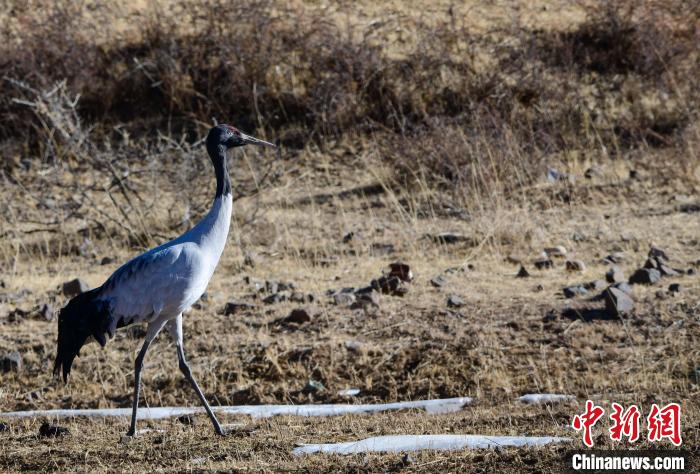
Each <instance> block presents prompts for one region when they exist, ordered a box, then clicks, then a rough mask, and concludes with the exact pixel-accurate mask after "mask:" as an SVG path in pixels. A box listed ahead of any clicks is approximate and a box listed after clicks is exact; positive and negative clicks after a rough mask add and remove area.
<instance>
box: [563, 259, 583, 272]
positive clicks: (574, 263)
mask: <svg viewBox="0 0 700 474" xmlns="http://www.w3.org/2000/svg"><path fill="white" fill-rule="evenodd" d="M566 269H567V270H568V271H570V272H585V271H586V264H585V263H583V261H582V260H567V261H566Z"/></svg>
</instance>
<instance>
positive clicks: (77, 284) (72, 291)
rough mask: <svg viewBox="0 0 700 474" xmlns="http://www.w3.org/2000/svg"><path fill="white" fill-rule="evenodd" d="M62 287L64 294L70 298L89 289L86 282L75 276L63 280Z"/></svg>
mask: <svg viewBox="0 0 700 474" xmlns="http://www.w3.org/2000/svg"><path fill="white" fill-rule="evenodd" d="M62 289H63V294H64V296H67V297H68V298H72V297H73V296H76V295H79V294H81V293H85V292H86V291H88V290H89V289H90V287H89V286H88V284H87V283H85V281H83V280H81V279H80V278H75V279H74V280H70V281H67V282H64V283H63V288H62Z"/></svg>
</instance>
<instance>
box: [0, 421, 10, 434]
mask: <svg viewBox="0 0 700 474" xmlns="http://www.w3.org/2000/svg"><path fill="white" fill-rule="evenodd" d="M4 431H10V425H8V424H7V423H0V433H2V432H4Z"/></svg>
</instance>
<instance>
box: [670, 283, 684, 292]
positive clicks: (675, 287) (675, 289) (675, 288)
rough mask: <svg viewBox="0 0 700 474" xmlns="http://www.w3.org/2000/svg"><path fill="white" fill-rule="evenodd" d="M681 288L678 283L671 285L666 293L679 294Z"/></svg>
mask: <svg viewBox="0 0 700 474" xmlns="http://www.w3.org/2000/svg"><path fill="white" fill-rule="evenodd" d="M682 288H683V287H682V286H681V284H680V283H671V284H670V285H668V291H669V292H670V293H680V292H681V289H682Z"/></svg>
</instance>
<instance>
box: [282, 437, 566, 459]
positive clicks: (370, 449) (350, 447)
mask: <svg viewBox="0 0 700 474" xmlns="http://www.w3.org/2000/svg"><path fill="white" fill-rule="evenodd" d="M569 441H571V439H570V438H558V437H554V436H479V435H395V436H377V437H374V438H366V439H363V440H360V441H354V442H349V443H332V444H305V445H302V446H299V447H298V448H294V451H292V452H293V453H294V454H297V455H299V454H313V453H333V454H358V453H393V452H406V451H420V450H423V449H433V450H453V449H464V448H470V449H479V448H495V447H523V446H544V445H547V444H553V443H566V442H569Z"/></svg>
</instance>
